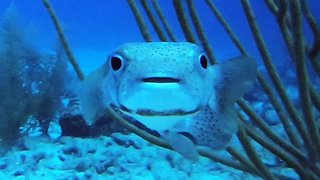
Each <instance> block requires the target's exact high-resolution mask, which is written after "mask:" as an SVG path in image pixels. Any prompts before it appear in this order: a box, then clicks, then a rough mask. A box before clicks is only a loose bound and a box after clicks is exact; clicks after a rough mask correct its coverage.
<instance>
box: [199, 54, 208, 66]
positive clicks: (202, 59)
mask: <svg viewBox="0 0 320 180" xmlns="http://www.w3.org/2000/svg"><path fill="white" fill-rule="evenodd" d="M200 64H201V66H202V67H203V68H204V69H207V67H208V60H207V58H206V57H205V56H203V55H202V56H201V57H200Z"/></svg>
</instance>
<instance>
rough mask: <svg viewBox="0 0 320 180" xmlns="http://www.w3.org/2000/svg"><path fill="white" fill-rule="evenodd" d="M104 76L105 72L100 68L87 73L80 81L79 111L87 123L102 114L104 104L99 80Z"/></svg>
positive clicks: (92, 121)
mask: <svg viewBox="0 0 320 180" xmlns="http://www.w3.org/2000/svg"><path fill="white" fill-rule="evenodd" d="M104 78H105V72H104V71H102V69H101V68H100V69H98V70H97V71H95V72H93V73H91V74H89V75H88V76H87V77H86V78H85V79H84V80H83V82H81V85H80V88H79V92H78V96H79V98H80V103H81V113H82V116H83V118H84V119H85V121H86V123H87V124H88V125H92V124H94V122H95V121H96V120H97V119H98V118H99V117H101V116H102V115H103V113H104V109H105V105H104V103H103V98H104V95H103V90H102V87H101V84H102V83H101V82H102V80H103V79H104Z"/></svg>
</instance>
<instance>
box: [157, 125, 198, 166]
mask: <svg viewBox="0 0 320 180" xmlns="http://www.w3.org/2000/svg"><path fill="white" fill-rule="evenodd" d="M160 134H161V136H162V137H163V138H164V139H165V140H167V141H168V143H169V144H170V145H171V147H172V148H173V149H174V150H175V151H177V152H179V153H180V154H181V155H182V156H183V157H185V158H187V159H189V160H191V161H193V162H196V161H197V160H198V159H199V154H198V150H197V147H196V145H195V144H194V143H193V142H192V141H191V140H190V139H189V138H187V137H186V136H184V135H182V134H180V133H178V132H174V131H169V130H166V131H164V132H162V133H160Z"/></svg>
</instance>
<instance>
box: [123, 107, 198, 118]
mask: <svg viewBox="0 0 320 180" xmlns="http://www.w3.org/2000/svg"><path fill="white" fill-rule="evenodd" d="M120 109H121V110H122V111H124V112H127V113H130V114H138V115H140V116H184V115H190V114H195V113H196V112H199V111H200V110H201V107H197V108H195V109H194V110H190V111H184V110H182V109H174V110H169V111H165V112H163V111H154V110H150V109H138V110H136V111H134V110H131V109H129V108H127V107H126V106H124V105H120Z"/></svg>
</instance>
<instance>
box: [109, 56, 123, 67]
mask: <svg viewBox="0 0 320 180" xmlns="http://www.w3.org/2000/svg"><path fill="white" fill-rule="evenodd" d="M121 65H122V60H121V58H119V57H115V56H114V57H111V67H112V69H113V70H115V71H117V70H119V69H120V68H121Z"/></svg>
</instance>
